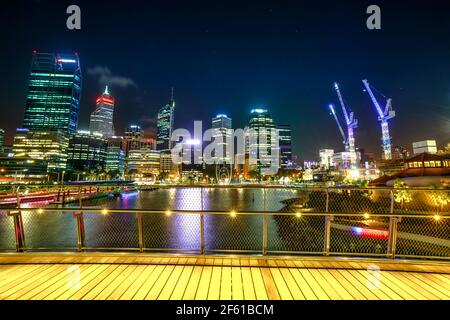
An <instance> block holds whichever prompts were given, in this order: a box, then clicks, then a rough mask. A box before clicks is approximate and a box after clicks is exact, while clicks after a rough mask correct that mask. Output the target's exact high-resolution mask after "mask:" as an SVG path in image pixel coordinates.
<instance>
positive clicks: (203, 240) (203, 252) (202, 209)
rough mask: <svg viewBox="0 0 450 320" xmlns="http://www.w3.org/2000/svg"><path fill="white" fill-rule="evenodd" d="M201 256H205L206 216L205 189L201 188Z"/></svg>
mask: <svg viewBox="0 0 450 320" xmlns="http://www.w3.org/2000/svg"><path fill="white" fill-rule="evenodd" d="M200 209H201V212H200V254H205V215H204V213H203V212H204V207H203V187H201V188H200Z"/></svg>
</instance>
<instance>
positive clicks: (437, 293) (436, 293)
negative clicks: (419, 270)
mask: <svg viewBox="0 0 450 320" xmlns="http://www.w3.org/2000/svg"><path fill="white" fill-rule="evenodd" d="M400 274H401V275H402V276H404V277H405V279H408V281H411V282H413V283H415V284H416V285H418V286H420V287H421V288H422V289H423V290H426V291H428V292H430V293H431V294H432V295H434V296H435V297H436V298H437V299H444V300H445V299H449V298H450V297H448V296H447V295H445V294H443V293H442V292H441V291H439V290H437V289H436V288H434V287H433V284H429V283H428V282H425V281H422V280H420V279H419V278H417V277H415V276H414V275H413V274H412V273H410V272H401V273H400Z"/></svg>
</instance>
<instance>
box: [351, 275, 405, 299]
mask: <svg viewBox="0 0 450 320" xmlns="http://www.w3.org/2000/svg"><path fill="white" fill-rule="evenodd" d="M354 271H355V272H358V273H359V274H360V275H361V276H362V277H363V278H364V279H365V281H366V283H368V281H369V280H370V279H371V278H372V277H373V276H372V275H371V274H369V272H368V271H367V270H354ZM379 275H380V279H379V281H380V285H379V287H378V290H380V291H382V292H383V293H384V294H385V295H387V296H388V298H389V299H392V300H403V298H402V297H401V296H400V295H398V294H397V293H395V292H394V291H392V290H391V289H390V288H389V287H388V286H387V285H386V283H385V281H383V271H380V274H379ZM373 285H374V286H375V284H373Z"/></svg>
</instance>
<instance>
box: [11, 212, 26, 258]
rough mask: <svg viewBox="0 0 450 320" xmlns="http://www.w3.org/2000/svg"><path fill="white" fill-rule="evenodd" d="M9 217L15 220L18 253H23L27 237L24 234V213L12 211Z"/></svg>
mask: <svg viewBox="0 0 450 320" xmlns="http://www.w3.org/2000/svg"><path fill="white" fill-rule="evenodd" d="M8 215H9V216H11V217H13V219H14V235H15V238H16V251H17V252H23V249H24V247H25V235H24V232H23V222H22V213H21V212H20V210H18V211H10V212H8Z"/></svg>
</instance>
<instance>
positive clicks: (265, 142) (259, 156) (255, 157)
mask: <svg viewBox="0 0 450 320" xmlns="http://www.w3.org/2000/svg"><path fill="white" fill-rule="evenodd" d="M249 129H250V130H249V136H248V155H249V166H250V171H253V170H255V171H257V172H258V173H259V174H261V175H273V174H276V173H277V172H278V169H279V144H278V142H279V141H278V134H277V128H276V125H275V122H274V121H273V119H272V117H271V116H270V114H269V112H268V111H267V110H266V109H253V110H252V111H251V113H250V120H249Z"/></svg>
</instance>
